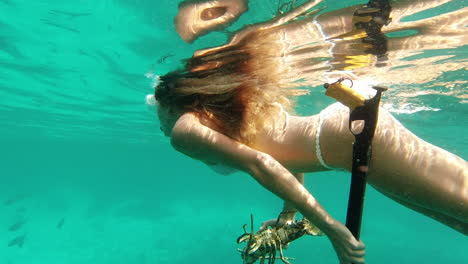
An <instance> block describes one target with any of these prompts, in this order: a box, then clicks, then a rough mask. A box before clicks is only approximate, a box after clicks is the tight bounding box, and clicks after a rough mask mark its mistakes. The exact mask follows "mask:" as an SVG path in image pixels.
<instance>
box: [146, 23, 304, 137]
mask: <svg viewBox="0 0 468 264" xmlns="http://www.w3.org/2000/svg"><path fill="white" fill-rule="evenodd" d="M267 36H268V34H262V32H261V31H260V32H253V33H252V34H250V35H249V36H246V37H245V38H244V39H243V40H242V41H240V42H239V43H238V44H237V45H233V46H227V47H224V48H221V49H217V50H214V51H213V52H208V53H207V54H204V55H201V56H194V57H192V58H190V59H188V60H187V61H186V63H185V68H184V69H183V70H177V71H174V72H170V73H168V74H166V75H165V76H162V77H161V80H160V81H161V82H160V83H159V85H158V86H157V87H156V90H155V98H156V100H157V101H158V103H159V107H163V108H166V109H167V110H168V111H169V112H172V113H184V112H188V111H190V112H195V113H197V114H200V115H203V116H204V117H207V118H209V119H210V120H211V121H213V122H214V123H215V124H216V126H217V127H218V128H219V129H220V130H221V131H220V132H222V133H224V134H226V135H228V136H230V137H232V138H235V139H237V140H240V141H242V142H244V143H246V144H248V143H251V142H252V141H253V140H254V138H255V135H256V134H257V132H258V131H259V130H261V129H264V128H265V126H267V125H268V124H272V122H274V120H273V118H274V117H275V116H277V115H278V113H279V111H282V110H281V108H284V110H286V111H291V109H292V105H293V102H292V101H291V100H290V96H291V95H297V94H298V90H297V89H296V90H294V89H290V88H289V89H288V88H282V87H280V78H278V75H279V74H281V71H282V70H281V69H279V68H280V65H279V62H278V61H279V59H280V58H281V47H280V46H278V45H279V44H275V42H271V41H269V40H268V37H267ZM278 106H280V107H278Z"/></svg>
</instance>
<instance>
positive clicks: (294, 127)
mask: <svg viewBox="0 0 468 264" xmlns="http://www.w3.org/2000/svg"><path fill="white" fill-rule="evenodd" d="M263 31H264V30H263V29H261V30H257V31H255V30H254V31H252V32H250V33H249V34H246V35H245V36H243V37H242V39H240V40H239V41H238V42H237V43H236V44H235V45H231V46H226V47H223V48H219V49H215V50H212V51H207V52H203V53H199V54H198V55H197V56H194V57H193V58H191V59H190V60H188V62H187V64H186V67H185V69H184V70H180V71H175V72H172V73H169V74H167V75H165V76H163V77H161V82H160V84H159V85H158V86H157V87H156V92H155V99H156V100H157V102H158V116H159V119H160V122H161V129H162V130H163V132H164V133H165V134H166V135H167V136H170V137H171V143H172V145H173V146H174V148H175V149H176V150H178V151H180V152H182V153H184V154H186V155H188V156H190V157H192V158H194V159H197V160H200V161H202V162H204V163H206V164H209V165H217V166H219V165H225V166H228V167H231V168H234V169H238V170H241V171H244V172H246V173H248V174H250V175H251V176H252V177H253V178H254V179H255V180H256V181H258V182H259V183H260V184H261V185H262V186H263V187H265V188H266V189H268V190H269V191H271V192H273V193H274V194H276V195H277V196H279V197H280V198H282V199H283V200H284V201H285V204H284V209H283V212H284V213H281V214H280V217H279V220H280V222H281V223H286V222H288V221H290V220H292V219H294V216H295V211H296V210H297V211H299V212H301V213H302V214H303V215H304V216H305V217H306V218H308V219H309V220H310V221H311V222H313V223H314V224H315V225H316V226H317V227H319V228H320V229H321V230H322V231H323V232H324V233H325V234H326V235H327V236H328V238H329V239H330V241H331V242H332V244H333V246H334V248H335V251H336V253H337V255H338V257H339V259H340V261H341V263H363V262H364V253H365V249H364V244H363V243H362V242H361V241H357V240H356V239H354V237H353V236H352V234H351V233H350V232H349V230H348V229H347V228H346V227H345V226H344V225H343V224H342V223H340V222H339V221H337V220H335V219H333V218H332V217H331V216H330V215H329V214H328V213H327V212H326V211H325V210H324V209H323V208H322V207H321V206H320V204H319V203H318V202H317V200H316V199H315V198H314V197H313V196H312V195H311V194H310V193H309V192H308V191H307V190H306V189H305V188H304V187H303V185H302V184H303V181H304V178H303V173H307V172H315V171H324V170H327V169H330V168H342V169H346V170H350V168H351V160H352V158H351V154H352V153H351V152H352V147H351V144H352V142H353V140H354V138H353V136H352V134H351V133H350V132H349V130H348V117H349V110H348V109H347V108H346V107H344V106H342V105H340V104H335V105H333V106H330V107H328V108H327V109H325V110H323V111H322V112H321V113H320V114H319V115H314V116H308V117H299V116H294V115H289V114H288V111H290V110H291V109H292V101H291V100H290V96H294V95H298V94H300V90H297V89H292V88H287V85H286V86H283V85H284V82H283V81H282V79H281V78H279V77H278V76H280V75H281V73H282V71H283V69H280V68H281V67H280V59H278V58H279V57H281V56H279V57H278V56H277V54H276V55H275V53H278V52H279V50H280V48H281V47H279V46H275V45H273V44H271V45H270V46H268V45H269V44H268V43H269V42H268V37H266V35H264V34H263ZM260 42H262V43H263V44H262V43H260ZM253 43H255V45H253ZM262 45H265V47H268V48H265V49H257V47H261V46H262ZM271 58H276V59H271ZM280 86H281V87H282V88H279V87H280ZM368 182H369V183H370V184H371V185H372V186H374V187H375V188H376V189H377V190H379V191H380V192H382V193H383V194H385V195H387V196H388V197H390V198H392V199H394V200H395V201H397V202H399V203H401V204H403V205H405V206H407V207H409V208H411V209H413V210H416V211H418V212H420V213H422V214H424V215H427V216H429V217H431V218H433V219H435V220H437V221H439V222H441V223H443V224H446V225H448V226H450V227H451V228H453V229H455V230H457V231H459V232H461V233H463V234H466V235H468V164H467V162H466V161H465V160H463V159H462V158H460V157H457V156H456V155H454V154H451V153H449V152H447V151H445V150H443V149H440V148H438V147H436V146H433V145H431V144H429V143H427V142H425V141H423V140H422V139H420V138H418V137H417V136H415V135H414V134H412V133H411V132H410V131H408V130H407V129H406V128H404V127H403V126H402V125H401V124H400V123H399V122H398V121H397V120H395V119H394V118H393V117H392V116H391V115H390V114H389V113H388V112H386V111H385V110H383V109H382V110H381V111H380V115H379V121H378V126H377V130H376V133H375V137H374V140H373V156H372V160H371V163H370V168H369V173H368Z"/></svg>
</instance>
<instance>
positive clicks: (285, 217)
mask: <svg viewBox="0 0 468 264" xmlns="http://www.w3.org/2000/svg"><path fill="white" fill-rule="evenodd" d="M295 217H296V211H287V212H281V213H280V214H279V216H278V218H274V219H270V220H267V221H265V222H263V223H262V225H261V226H260V231H261V230H264V229H267V228H268V227H276V226H284V225H288V224H291V223H292V222H294V220H295Z"/></svg>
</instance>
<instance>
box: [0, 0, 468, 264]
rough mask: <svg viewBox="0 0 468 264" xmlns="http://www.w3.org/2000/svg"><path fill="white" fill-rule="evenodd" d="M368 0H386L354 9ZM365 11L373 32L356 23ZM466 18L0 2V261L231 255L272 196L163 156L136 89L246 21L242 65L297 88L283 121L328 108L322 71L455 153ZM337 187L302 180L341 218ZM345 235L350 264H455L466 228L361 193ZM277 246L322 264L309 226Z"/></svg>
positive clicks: (343, 6) (467, 120) (279, 0)
mask: <svg viewBox="0 0 468 264" xmlns="http://www.w3.org/2000/svg"><path fill="white" fill-rule="evenodd" d="M371 2H386V3H389V4H390V6H391V8H390V7H387V8H383V7H382V8H372V7H366V8H367V9H362V8H363V6H364V5H366V4H368V3H371ZM311 3H313V4H311ZM307 4H310V6H306V5H307ZM305 6H306V7H307V8H304V10H303V11H302V12H301V13H300V14H297V15H295V16H290V17H288V16H289V15H290V14H292V13H293V12H295V11H296V10H299V9H300V8H303V7H305ZM197 8H198V9H197ZM203 8H205V9H203ZM356 10H358V11H356ZM359 10H364V11H362V12H361V11H359ZM231 11H232V14H231V13H230V15H231V16H230V17H229V18H227V19H226V20H220V18H223V17H224V16H225V15H226V14H227V13H229V12H231ZM197 12H199V13H197ZM359 12H361V13H359ZM374 13H378V14H379V17H378V18H381V16H383V17H385V19H384V20H383V21H381V24H380V26H379V27H378V28H377V29H375V27H374V28H372V27H371V26H360V25H368V24H366V23H368V22H369V20H366V19H367V18H369V17H372V18H373V19H374V20H375V21H377V19H375V17H376V16H374V15H373V14H374ZM282 19H283V20H282ZM284 20H287V21H286V22H285V21H284ZM374 20H373V21H374ZM213 21H214V22H213ZM350 21H352V22H353V23H350ZM212 22H213V23H212ZM210 23H211V24H210ZM467 27H468V2H467V1H464V0H420V1H410V0H394V1H393V0H392V1H373V0H371V1H370V2H368V1H365V0H364V1H361V0H349V1H333V0H323V1H306V0H291V1H287V0H250V1H248V0H186V1H179V0H177V1H174V0H158V1H156V0H99V1H90V0H76V1H58V0H39V1H25V0H0V264H36V263H37V264H64V263H67V264H82V263H96V264H169V263H170V264H182V263H184V264H185V263H225V264H228V263H229V264H241V263H246V262H245V260H243V258H242V256H241V252H240V251H242V249H243V248H244V247H245V244H238V243H237V242H236V240H237V239H238V237H239V236H241V235H242V234H244V233H245V232H250V230H251V228H252V226H251V222H253V229H254V230H255V231H256V230H257V229H258V228H259V227H260V225H261V223H262V222H264V221H266V220H268V219H272V218H276V217H277V216H278V214H279V213H280V212H281V210H282V208H283V201H282V200H281V199H280V198H278V197H277V196H275V195H274V194H272V193H271V192H269V191H268V190H266V189H264V188H263V187H262V186H261V185H259V184H258V183H257V182H256V181H255V180H254V179H253V178H252V177H250V176H249V175H248V174H247V173H244V172H236V173H234V174H231V175H221V174H219V173H217V172H215V171H213V170H212V169H211V168H209V167H208V166H206V165H205V164H203V163H201V162H199V161H197V160H195V159H191V158H189V157H187V156H185V155H183V154H181V153H180V152H177V151H176V150H175V149H174V148H173V147H172V146H171V140H170V138H168V137H166V136H165V135H164V133H163V132H162V131H161V129H160V127H161V124H160V121H159V119H158V116H157V114H156V108H157V107H156V106H155V103H154V101H152V100H151V94H154V87H155V85H157V84H158V83H159V81H160V76H162V75H165V74H167V73H169V72H171V71H174V70H177V69H181V68H183V67H184V65H185V63H186V62H187V59H189V58H190V57H192V56H193V55H194V53H196V54H202V55H203V54H209V53H210V52H212V51H213V50H215V51H216V50H217V49H219V48H220V47H227V48H228V49H229V47H230V46H229V45H235V44H236V43H238V42H239V43H240V42H243V41H248V40H249V38H248V37H245V38H244V35H248V34H249V32H251V31H255V30H258V29H259V28H261V30H262V35H261V36H260V37H257V38H256V39H255V41H252V42H251V43H249V44H248V45H249V48H251V49H253V50H263V51H265V54H266V55H264V56H267V58H268V59H267V60H264V61H259V62H258V64H257V65H259V68H262V67H265V69H267V67H268V65H269V63H270V62H271V61H269V60H275V61H280V62H281V65H282V67H283V68H282V70H281V71H278V72H274V73H271V72H270V74H273V75H274V76H275V82H277V83H279V84H280V85H281V86H282V87H288V88H292V89H296V90H297V91H298V93H300V96H298V97H297V102H296V108H295V114H297V115H301V116H306V115H313V114H318V113H319V112H320V111H321V110H322V109H323V108H325V107H326V106H328V105H330V104H332V103H334V102H336V101H335V100H334V99H333V98H330V97H327V96H325V89H324V88H323V85H324V84H325V83H331V82H334V81H336V80H338V79H339V78H347V79H352V80H353V87H354V88H356V89H357V90H358V91H360V92H361V93H363V94H368V93H370V92H369V90H372V89H369V87H370V86H372V85H378V86H385V87H387V88H388V90H387V91H386V92H385V93H384V95H383V97H382V100H381V106H382V107H383V108H385V109H386V110H388V111H389V112H390V113H392V114H393V116H394V117H395V118H396V119H397V120H399V121H400V122H401V123H402V124H403V125H404V126H405V127H407V128H408V129H409V130H411V131H412V132H413V133H414V134H416V135H417V136H418V137H420V138H422V139H423V140H426V141H428V142H430V143H431V144H434V145H436V146H438V147H440V148H442V149H445V150H447V151H449V152H451V153H453V154H455V155H457V156H459V157H461V158H462V159H464V160H466V159H467V158H468V137H467V136H466V135H468V88H467V87H468V72H467V70H468V46H467V45H468V30H467ZM370 31H372V32H377V33H375V35H373V34H374V33H369V32H370ZM243 34H244V35H243ZM246 39H247V40H246ZM258 74H261V70H260V71H259V73H258ZM148 95H150V96H148ZM440 177H444V175H440ZM350 179H351V177H350V172H347V171H326V172H317V173H307V174H306V175H305V183H304V184H305V187H306V188H307V189H308V190H309V191H310V192H311V193H312V194H313V196H314V197H315V198H316V199H317V200H318V201H319V202H320V204H321V205H322V206H323V207H324V208H325V209H326V211H327V212H328V213H329V214H330V215H332V216H333V217H334V218H335V219H337V220H339V221H342V222H344V221H345V218H346V209H347V202H348V193H349V185H350ZM465 184H466V185H465V187H466V186H468V183H465ZM467 195H468V194H467ZM251 215H252V216H253V219H252V218H251ZM465 215H466V214H465ZM297 219H300V216H298V217H297ZM243 227H244V228H243ZM361 239H362V241H363V242H364V243H365V245H366V258H365V259H366V263H371V264H373V263H374V264H377V263H378V264H393V263H399V264H413V263H425V264H436V263H450V264H467V263H468V237H467V236H466V235H464V234H462V233H460V232H457V231H455V230H454V229H451V228H449V227H448V226H446V225H443V224H441V223H439V222H437V221H435V220H433V219H431V218H429V217H426V216H424V215H422V214H419V213H417V212H415V211H413V210H410V209H408V208H406V207H404V206H402V205H400V204H398V203H396V202H394V201H393V200H391V199H389V198H388V197H386V196H384V195H383V194H381V193H380V192H379V191H377V190H376V189H374V188H373V187H371V186H368V188H367V192H366V198H365V204H364V214H363V219H362V228H361ZM283 253H284V255H285V256H286V257H287V258H286V259H285V261H289V262H290V263H293V264H302V263H308V264H311V263H316V264H332V263H333V264H336V263H339V261H338V259H337V256H336V253H335V251H334V249H333V246H332V244H331V243H330V241H329V240H328V239H327V237H326V236H307V235H305V236H302V237H301V238H298V239H297V240H295V241H294V242H292V243H291V244H290V245H289V247H288V248H287V249H283ZM277 257H279V253H278V255H277ZM261 261H262V260H261V259H259V260H258V261H257V262H256V263H260V262H261ZM264 262H265V263H271V262H272V259H266V260H265V259H264ZM274 262H275V263H283V261H282V260H281V259H279V258H278V259H276V260H275V261H274Z"/></svg>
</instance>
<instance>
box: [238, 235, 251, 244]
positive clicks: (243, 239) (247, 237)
mask: <svg viewBox="0 0 468 264" xmlns="http://www.w3.org/2000/svg"><path fill="white" fill-rule="evenodd" d="M250 236H251V234H250V233H245V234H242V235H241V236H240V237H239V238H237V244H240V243H242V242H244V241H246V240H249V239H250Z"/></svg>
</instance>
